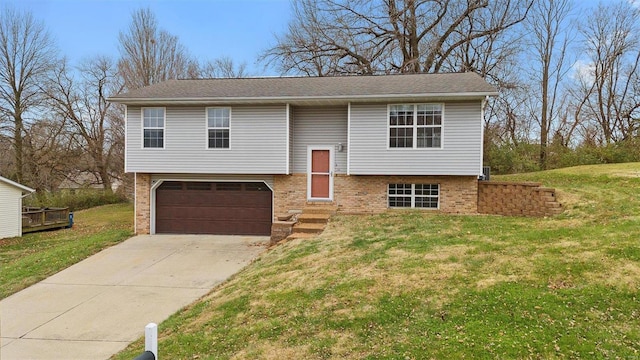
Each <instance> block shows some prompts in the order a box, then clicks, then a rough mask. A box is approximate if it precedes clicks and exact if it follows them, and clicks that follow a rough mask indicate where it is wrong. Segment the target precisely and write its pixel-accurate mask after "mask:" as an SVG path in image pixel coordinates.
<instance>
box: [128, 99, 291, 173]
mask: <svg viewBox="0 0 640 360" xmlns="http://www.w3.org/2000/svg"><path fill="white" fill-rule="evenodd" d="M127 110H128V111H127V116H128V119H127V169H126V171H127V172H143V173H191V174H193V173H207V174H212V173H215V174H284V173H286V170H287V169H286V165H287V163H286V144H287V131H286V130H287V127H286V126H287V125H286V107H285V105H277V106H233V107H231V122H230V130H229V132H230V134H229V137H230V145H229V149H208V148H207V127H206V113H205V107H195V106H194V107H166V110H165V112H166V115H165V116H166V121H165V129H164V149H143V148H142V119H141V108H140V107H138V106H136V107H133V106H130V107H129V108H128V109H127Z"/></svg>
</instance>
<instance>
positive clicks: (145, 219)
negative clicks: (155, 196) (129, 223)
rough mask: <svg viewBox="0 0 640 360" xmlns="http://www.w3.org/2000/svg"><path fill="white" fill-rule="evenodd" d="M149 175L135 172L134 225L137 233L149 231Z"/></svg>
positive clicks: (147, 232)
mask: <svg viewBox="0 0 640 360" xmlns="http://www.w3.org/2000/svg"><path fill="white" fill-rule="evenodd" d="M150 193H151V175H150V174H140V173H136V214H135V217H136V225H135V227H136V228H135V229H134V231H135V233H136V234H138V235H142V234H149V233H150V232H151V199H150V198H149V196H150Z"/></svg>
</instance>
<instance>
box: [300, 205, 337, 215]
mask: <svg viewBox="0 0 640 360" xmlns="http://www.w3.org/2000/svg"><path fill="white" fill-rule="evenodd" d="M336 211H338V207H337V206H335V205H332V204H331V205H329V204H327V205H307V206H305V207H304V209H302V213H303V214H331V215H333V214H335V213H336Z"/></svg>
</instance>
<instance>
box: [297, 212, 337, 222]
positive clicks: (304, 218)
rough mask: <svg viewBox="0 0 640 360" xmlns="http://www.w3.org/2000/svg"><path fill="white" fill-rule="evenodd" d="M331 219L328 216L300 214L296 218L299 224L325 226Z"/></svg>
mask: <svg viewBox="0 0 640 360" xmlns="http://www.w3.org/2000/svg"><path fill="white" fill-rule="evenodd" d="M330 217H331V215H330V214H314V213H311V214H310V213H302V214H301V215H299V216H298V222H299V223H316V224H326V223H327V221H329V218H330Z"/></svg>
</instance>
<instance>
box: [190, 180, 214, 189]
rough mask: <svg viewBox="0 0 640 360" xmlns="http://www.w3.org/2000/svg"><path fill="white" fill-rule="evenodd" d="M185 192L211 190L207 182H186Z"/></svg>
mask: <svg viewBox="0 0 640 360" xmlns="http://www.w3.org/2000/svg"><path fill="white" fill-rule="evenodd" d="M187 190H211V183H208V182H188V183H187Z"/></svg>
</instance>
